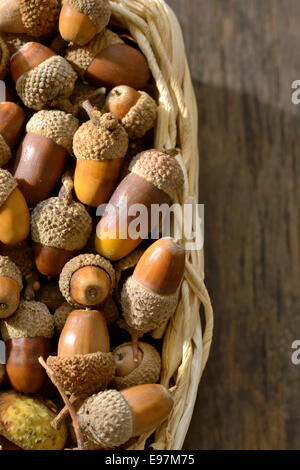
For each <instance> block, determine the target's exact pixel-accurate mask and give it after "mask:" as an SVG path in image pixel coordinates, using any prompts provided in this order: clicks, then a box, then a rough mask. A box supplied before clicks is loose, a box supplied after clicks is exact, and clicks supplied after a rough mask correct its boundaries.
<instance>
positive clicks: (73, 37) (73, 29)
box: [59, 0, 111, 46]
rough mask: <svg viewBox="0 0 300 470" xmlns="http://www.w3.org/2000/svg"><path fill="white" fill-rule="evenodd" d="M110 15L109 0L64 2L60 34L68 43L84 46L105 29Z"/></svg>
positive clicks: (65, 0)
mask: <svg viewBox="0 0 300 470" xmlns="http://www.w3.org/2000/svg"><path fill="white" fill-rule="evenodd" d="M110 15H111V9H110V5H109V1H108V0H63V7H62V10H61V12H60V16H59V32H60V34H61V36H62V37H63V38H64V39H65V40H66V41H69V42H72V43H73V44H77V45H79V46H83V45H85V44H87V43H88V42H90V41H91V40H92V39H93V37H94V36H95V35H96V34H98V33H100V32H101V31H102V30H103V29H104V28H105V26H106V25H107V24H108V23H109V19H110Z"/></svg>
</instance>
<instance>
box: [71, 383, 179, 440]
mask: <svg viewBox="0 0 300 470" xmlns="http://www.w3.org/2000/svg"><path fill="white" fill-rule="evenodd" d="M172 408H173V398H172V396H171V394H170V393H169V391H168V390H167V389H166V388H165V387H164V386H163V385H159V384H144V385H136V386H135V387H129V388H125V389H123V390H122V391H120V392H118V391H117V390H107V391H104V392H100V393H98V394H96V395H92V396H91V397H90V398H87V399H86V400H85V402H84V403H83V405H82V406H81V407H80V409H79V411H78V420H79V427H80V430H81V433H82V435H83V438H84V440H85V446H86V448H87V449H113V448H115V447H119V446H121V445H122V444H125V442H127V441H128V440H129V439H130V438H131V437H135V436H140V435H141V434H144V433H148V432H150V431H154V430H155V429H156V428H157V427H158V426H159V425H160V424H161V423H162V422H163V421H165V420H166V419H167V417H168V416H169V414H170V412H171V410H172Z"/></svg>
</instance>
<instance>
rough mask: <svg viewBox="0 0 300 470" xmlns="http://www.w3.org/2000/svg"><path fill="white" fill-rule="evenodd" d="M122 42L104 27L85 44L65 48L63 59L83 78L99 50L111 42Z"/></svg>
mask: <svg viewBox="0 0 300 470" xmlns="http://www.w3.org/2000/svg"><path fill="white" fill-rule="evenodd" d="M122 43H123V41H122V39H120V38H119V36H118V35H117V34H116V33H113V32H112V31H110V30H109V29H107V28H105V29H104V30H103V31H102V32H101V33H100V34H97V35H96V36H95V37H94V38H93V39H92V40H91V41H90V42H89V43H88V44H86V45H85V46H76V45H74V46H71V47H70V48H69V49H68V50H67V53H66V55H65V59H66V60H67V61H68V62H70V64H71V65H72V67H73V68H74V70H75V71H76V72H77V73H78V75H79V76H80V78H81V79H83V80H84V74H85V72H86V70H87V69H88V68H89V66H90V64H91V62H92V61H93V60H94V58H95V57H96V55H97V54H99V52H101V51H102V50H103V49H106V48H107V47H109V46H112V45H113V44H122Z"/></svg>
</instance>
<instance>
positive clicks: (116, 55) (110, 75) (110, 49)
mask: <svg viewBox="0 0 300 470" xmlns="http://www.w3.org/2000/svg"><path fill="white" fill-rule="evenodd" d="M65 58H66V59H67V61H68V62H70V64H71V65H72V66H73V68H74V70H75V71H76V72H77V73H78V75H79V76H80V78H81V79H82V80H84V81H87V82H88V83H91V84H92V85H94V86H97V87H99V86H105V87H107V88H113V87H115V86H118V85H128V86H131V87H133V88H136V89H137V90H141V89H143V88H145V86H146V84H147V83H148V81H149V79H150V70H149V67H148V63H147V60H146V59H145V57H144V55H143V54H142V53H141V52H140V51H138V50H137V49H135V48H134V47H131V46H129V45H127V44H124V42H123V41H122V39H121V38H120V37H119V36H118V35H117V34H115V33H113V32H112V31H110V30H109V29H107V28H105V29H104V30H103V31H102V32H101V33H100V34H97V35H96V36H95V37H94V38H93V39H92V40H91V41H90V42H89V43H88V44H87V45H85V46H76V45H75V46H71V47H70V48H69V49H68V50H67V53H66V55H65Z"/></svg>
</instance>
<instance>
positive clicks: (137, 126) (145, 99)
mask: <svg viewBox="0 0 300 470" xmlns="http://www.w3.org/2000/svg"><path fill="white" fill-rule="evenodd" d="M139 94H140V97H139V99H138V100H137V102H136V104H135V105H134V106H132V108H130V110H129V111H128V113H127V114H126V115H125V116H124V117H123V119H122V120H121V122H122V125H123V126H124V128H125V129H126V131H127V133H128V135H129V137H130V138H131V139H138V138H140V137H143V136H144V135H145V134H146V132H148V131H149V130H150V129H151V128H152V127H153V126H154V123H155V121H156V117H157V105H156V103H155V101H154V99H153V98H151V96H150V95H148V93H145V92H144V91H139Z"/></svg>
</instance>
